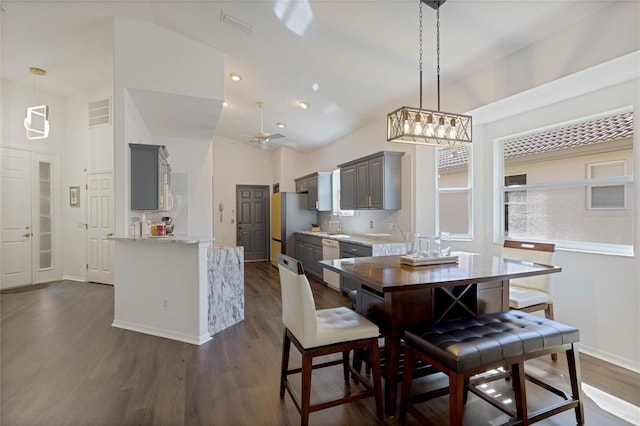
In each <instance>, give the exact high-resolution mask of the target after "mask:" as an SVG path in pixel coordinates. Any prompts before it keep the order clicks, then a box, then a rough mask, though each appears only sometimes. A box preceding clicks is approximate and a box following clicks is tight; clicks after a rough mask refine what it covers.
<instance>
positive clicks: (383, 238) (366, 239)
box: [296, 231, 407, 247]
mask: <svg viewBox="0 0 640 426" xmlns="http://www.w3.org/2000/svg"><path fill="white" fill-rule="evenodd" d="M296 232H298V233H299V234H305V235H312V236H314V237H320V238H329V239H332V240H338V241H341V242H345V243H354V244H362V245H364V246H369V247H373V246H376V245H396V244H402V245H406V244H407V242H406V241H404V240H401V239H399V238H398V237H397V236H394V235H390V234H374V233H371V234H365V235H357V234H329V233H326V232H312V231H296Z"/></svg>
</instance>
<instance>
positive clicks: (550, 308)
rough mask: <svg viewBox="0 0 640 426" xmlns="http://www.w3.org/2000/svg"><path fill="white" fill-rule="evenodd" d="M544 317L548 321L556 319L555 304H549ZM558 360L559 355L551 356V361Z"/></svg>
mask: <svg viewBox="0 0 640 426" xmlns="http://www.w3.org/2000/svg"><path fill="white" fill-rule="evenodd" d="M544 317H545V318H546V319H550V320H552V319H554V318H553V303H547V307H546V308H545V309H544ZM557 360H558V354H556V353H553V354H551V361H557Z"/></svg>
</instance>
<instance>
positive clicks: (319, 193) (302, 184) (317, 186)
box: [295, 172, 332, 212]
mask: <svg viewBox="0 0 640 426" xmlns="http://www.w3.org/2000/svg"><path fill="white" fill-rule="evenodd" d="M295 182H296V192H297V193H307V194H309V198H308V200H309V206H308V209H309V210H317V211H321V212H329V211H331V201H332V194H331V172H315V173H311V174H309V175H306V176H302V177H299V178H297V179H296V180H295Z"/></svg>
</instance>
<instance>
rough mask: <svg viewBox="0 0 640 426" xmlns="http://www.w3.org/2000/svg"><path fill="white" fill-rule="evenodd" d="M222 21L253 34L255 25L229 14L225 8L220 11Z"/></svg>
mask: <svg viewBox="0 0 640 426" xmlns="http://www.w3.org/2000/svg"><path fill="white" fill-rule="evenodd" d="M220 22H224V23H227V24H229V25H231V26H232V27H234V28H235V29H238V30H240V31H242V32H244V33H246V34H251V31H253V26H252V25H251V24H247V23H246V22H244V21H241V20H240V19H238V18H236V17H235V16H231V15H228V14H226V13H225V12H224V10H222V11H220Z"/></svg>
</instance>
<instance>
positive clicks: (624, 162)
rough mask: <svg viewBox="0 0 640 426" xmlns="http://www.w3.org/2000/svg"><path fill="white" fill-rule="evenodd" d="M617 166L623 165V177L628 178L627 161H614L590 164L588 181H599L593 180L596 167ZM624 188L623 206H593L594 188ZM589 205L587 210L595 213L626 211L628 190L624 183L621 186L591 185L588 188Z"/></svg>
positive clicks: (588, 165) (587, 198) (588, 166)
mask: <svg viewBox="0 0 640 426" xmlns="http://www.w3.org/2000/svg"><path fill="white" fill-rule="evenodd" d="M615 164H621V165H622V176H626V175H627V162H626V161H625V160H614V161H603V162H600V163H589V164H587V179H588V180H589V181H594V180H598V179H593V178H592V177H591V176H592V172H593V168H594V167H596V166H606V165H615ZM602 179H608V178H602ZM612 179H615V178H612ZM613 186H616V187H620V186H621V187H622V206H616V207H594V206H593V188H606V187H613ZM586 200H587V205H586V209H587V210H593V211H602V210H626V209H627V193H626V188H625V186H624V183H621V184H611V183H609V184H593V185H589V186H588V187H587V197H586Z"/></svg>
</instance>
